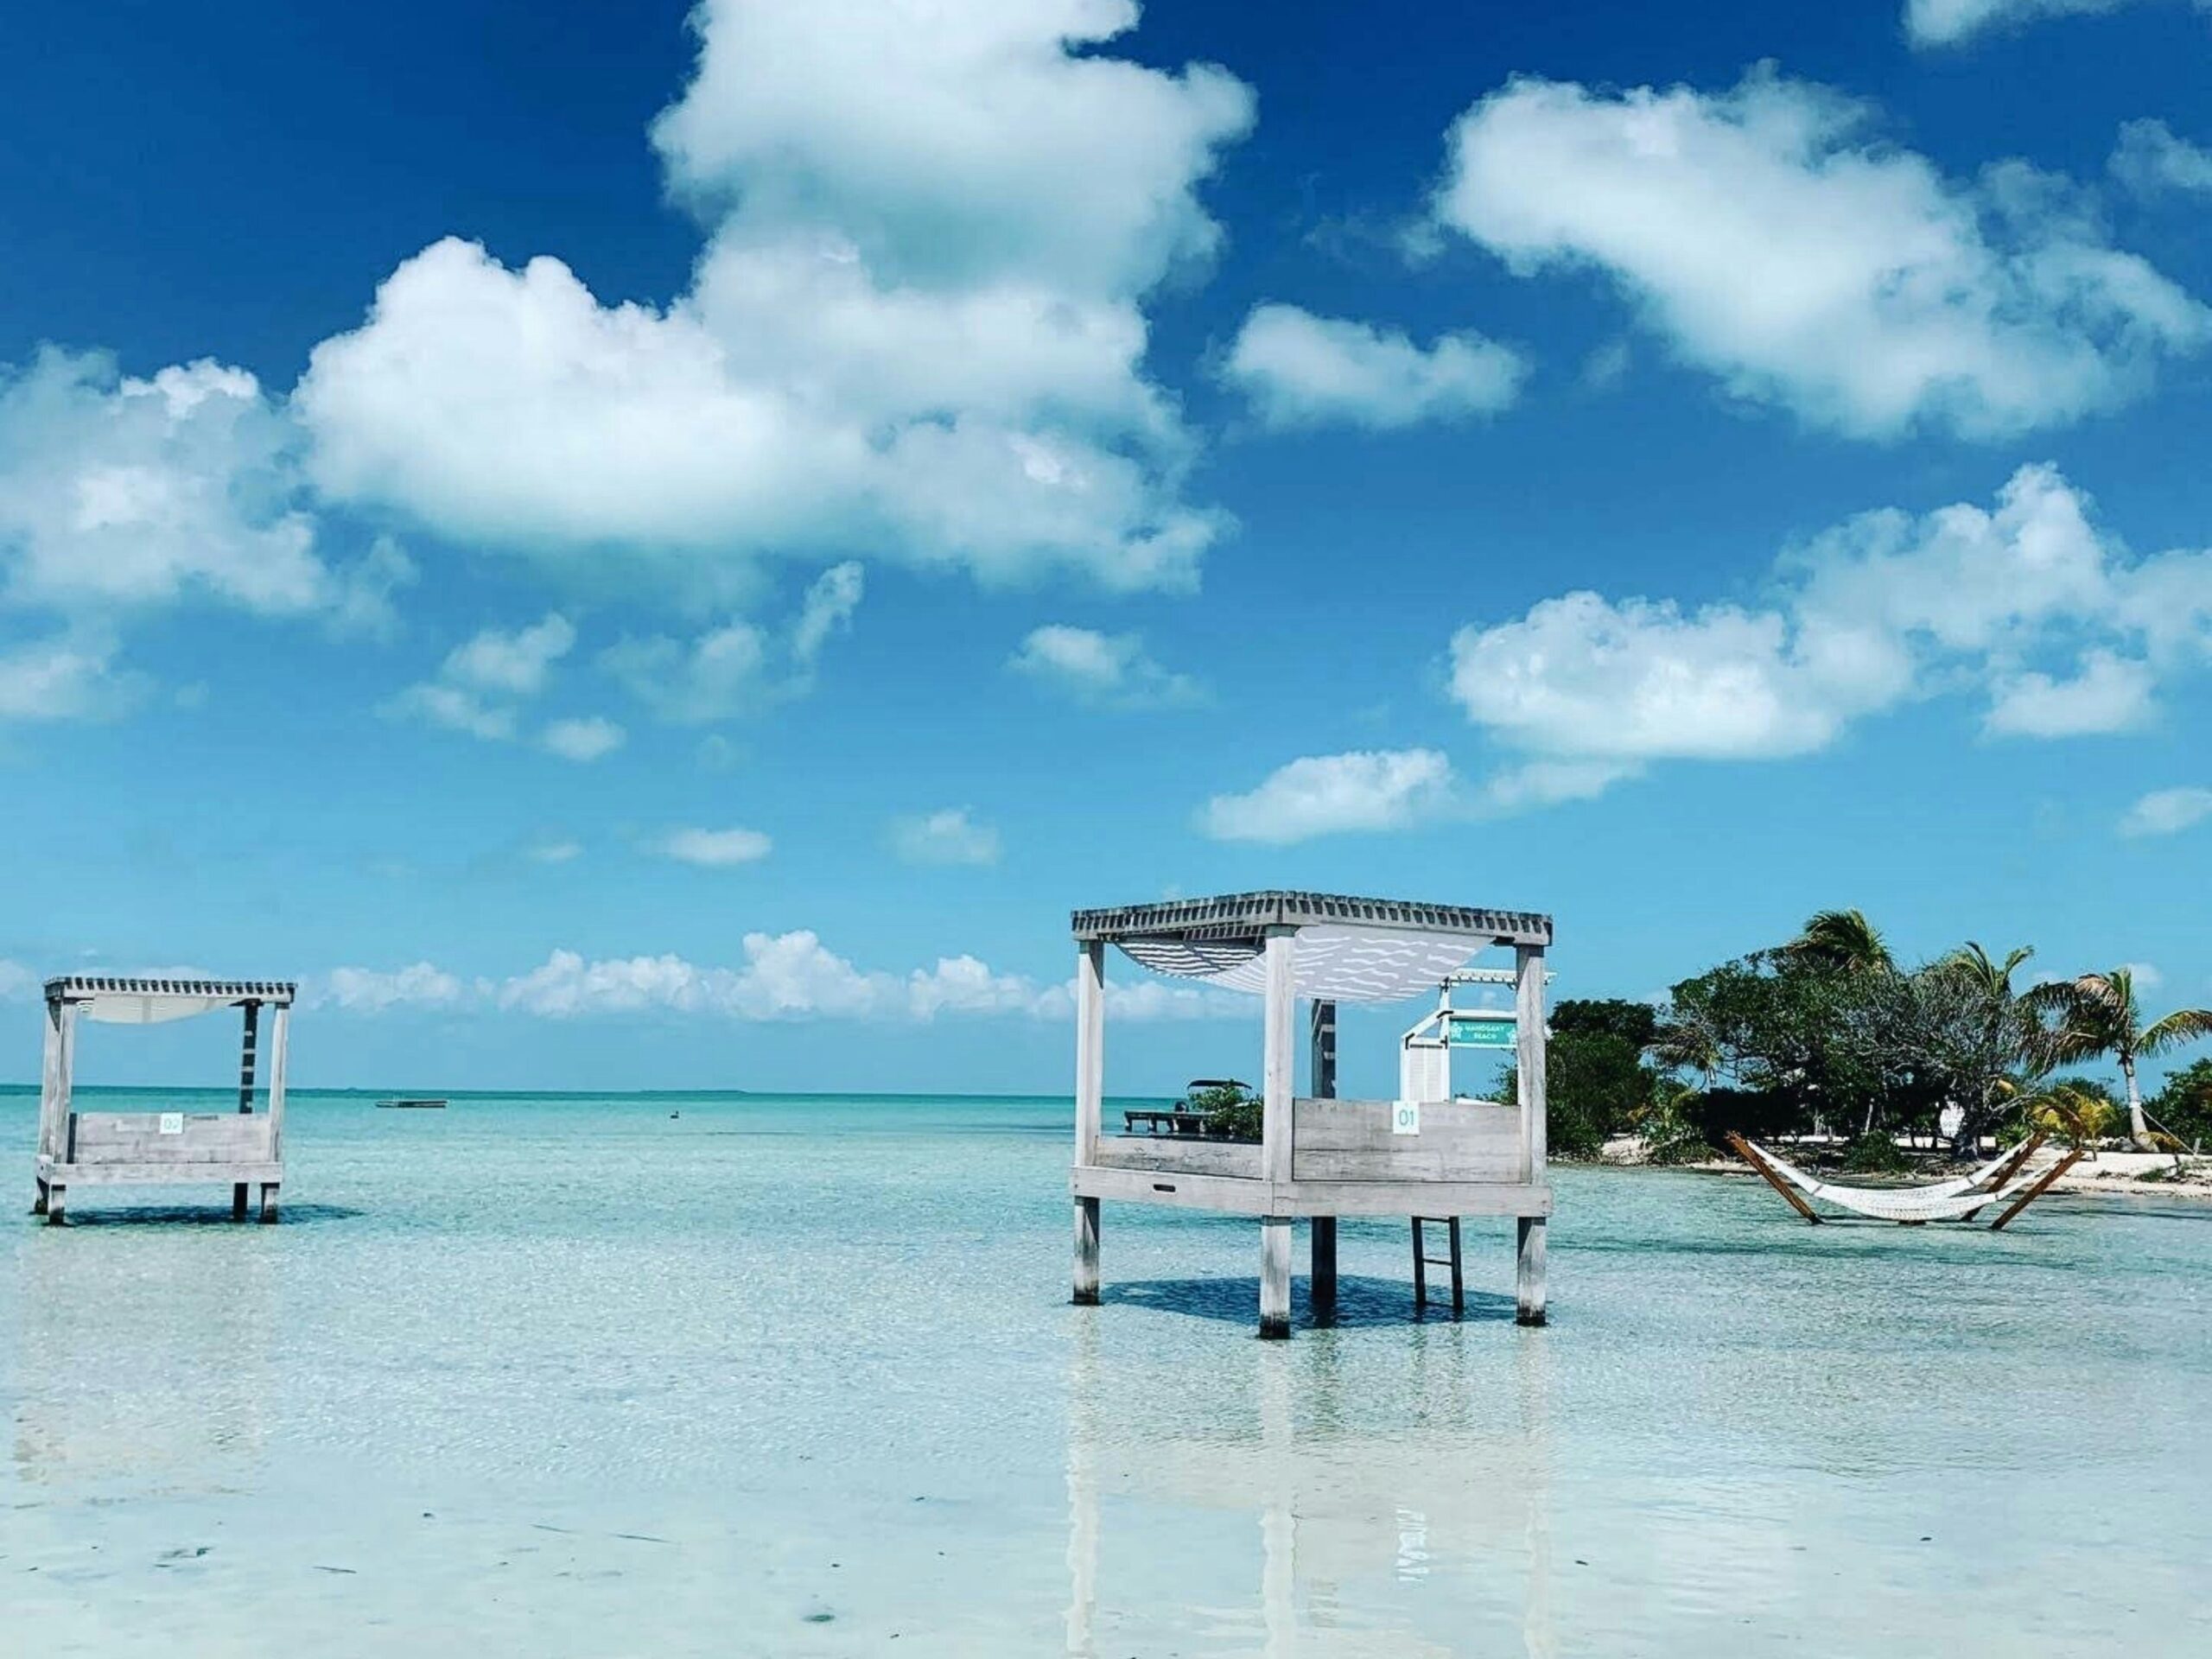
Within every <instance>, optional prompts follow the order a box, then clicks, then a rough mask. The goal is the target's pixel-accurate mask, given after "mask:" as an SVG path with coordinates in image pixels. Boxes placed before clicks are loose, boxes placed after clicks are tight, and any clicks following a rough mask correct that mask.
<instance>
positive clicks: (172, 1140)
mask: <svg viewBox="0 0 2212 1659" xmlns="http://www.w3.org/2000/svg"><path fill="white" fill-rule="evenodd" d="M162 1116H163V1114H162V1113H159V1112H78V1113H76V1114H75V1115H74V1117H73V1123H72V1126H71V1140H70V1146H71V1156H70V1160H69V1161H70V1162H72V1163H73V1164H76V1165H79V1166H87V1165H94V1164H257V1163H273V1162H275V1161H276V1157H275V1150H274V1148H273V1147H272V1146H271V1144H270V1142H271V1141H272V1139H273V1137H272V1135H270V1128H271V1124H270V1120H269V1119H268V1118H267V1117H264V1116H251V1117H242V1116H238V1114H236V1113H231V1112H187V1113H183V1114H181V1115H180V1116H181V1119H182V1124H181V1128H180V1129H179V1130H178V1131H177V1133H175V1134H174V1135H164V1134H162V1129H161V1123H162Z"/></svg>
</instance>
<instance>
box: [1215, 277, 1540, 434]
mask: <svg viewBox="0 0 2212 1659" xmlns="http://www.w3.org/2000/svg"><path fill="white" fill-rule="evenodd" d="M1528 372H1529V365H1528V363H1527V361H1526V359H1523V358H1522V356H1521V354H1520V353H1518V352H1516V351H1514V350H1513V349H1512V348H1511V347H1510V346H1501V345H1499V344H1498V343H1497V341H1495V340H1485V339H1484V337H1483V336H1482V335H1480V334H1472V333H1467V332H1460V333H1455V334H1441V335H1439V336H1438V337H1437V338H1436V339H1435V340H1433V341H1432V342H1431V343H1430V344H1428V345H1427V346H1420V345H1417V344H1415V343H1414V340H1412V339H1411V338H1409V337H1408V335H1407V334H1405V333H1404V332H1403V331H1402V330H1396V329H1392V330H1389V331H1385V330H1383V329H1380V328H1376V327H1374V326H1373V325H1371V324H1369V323H1363V322H1354V321H1346V320H1344V319H1342V318H1337V317H1317V316H1315V315H1313V313H1312V312H1310V311H1305V310H1301V309H1300V308H1298V307H1297V306H1294V305H1262V306H1259V307H1257V308H1255V309H1254V310H1253V312H1252V314H1251V315H1249V317H1247V318H1245V320H1244V326H1243V327H1242V328H1240V329H1239V330H1238V331H1237V334H1236V343H1235V344H1234V345H1233V346H1230V353H1229V356H1228V359H1227V360H1226V362H1225V363H1224V365H1223V369H1222V373H1223V378H1225V379H1226V380H1227V381H1228V382H1229V383H1230V385H1234V386H1236V388H1237V389H1238V390H1239V391H1242V392H1243V394H1244V395H1245V397H1248V398H1249V399H1250V400H1251V403H1252V406H1253V408H1254V410H1255V411H1256V412H1257V413H1258V415H1259V416H1260V419H1261V421H1262V423H1264V424H1266V425H1268V426H1269V427H1274V428H1277V429H1284V428H1298V427H1314V426H1325V425H1329V424H1332V423H1338V424H1343V425H1348V426H1362V427H1368V428H1371V429H1376V430H1387V429H1393V428H1397V427H1406V426H1412V425H1414V424H1416V423H1420V422H1422V421H1448V420H1460V419H1465V418H1466V417H1468V416H1475V415H1494V414H1496V413H1497V411H1498V410H1502V409H1504V408H1506V407H1507V406H1509V405H1510V404H1511V403H1512V402H1513V400H1514V399H1515V398H1516V397H1518V396H1519V395H1520V391H1521V384H1522V381H1523V380H1524V379H1525V378H1527V376H1528Z"/></svg>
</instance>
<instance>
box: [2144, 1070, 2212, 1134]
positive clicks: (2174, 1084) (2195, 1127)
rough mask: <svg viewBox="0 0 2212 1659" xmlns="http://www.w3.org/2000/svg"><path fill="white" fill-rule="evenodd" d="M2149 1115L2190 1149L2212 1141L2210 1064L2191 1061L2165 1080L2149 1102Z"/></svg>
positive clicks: (2211, 1074)
mask: <svg viewBox="0 0 2212 1659" xmlns="http://www.w3.org/2000/svg"><path fill="white" fill-rule="evenodd" d="M2150 1114H2151V1116H2153V1117H2155V1118H2157V1119H2158V1122H2160V1123H2162V1124H2164V1126H2165V1129H2166V1132H2167V1133H2168V1134H2169V1135H2173V1136H2174V1137H2176V1138H2177V1140H2180V1141H2183V1142H2185V1143H2186V1144H2188V1145H2190V1146H2192V1147H2202V1145H2203V1144H2204V1143H2205V1142H2206V1141H2212V1060H2192V1061H2190V1063H2189V1064H2188V1065H2185V1066H2183V1067H2182V1069H2181V1070H2180V1071H2177V1072H2175V1073H2173V1074H2172V1075H2171V1077H2168V1078H2167V1079H2166V1083H2165V1086H2164V1088H2163V1089H2161V1090H2158V1094H2157V1095H2156V1096H2153V1097H2152V1101H2151V1106H2150Z"/></svg>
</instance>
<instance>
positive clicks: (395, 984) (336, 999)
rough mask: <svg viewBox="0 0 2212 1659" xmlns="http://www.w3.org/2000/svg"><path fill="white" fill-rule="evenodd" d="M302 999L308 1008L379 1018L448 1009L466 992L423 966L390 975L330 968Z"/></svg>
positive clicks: (456, 981)
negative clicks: (408, 1010)
mask: <svg viewBox="0 0 2212 1659" xmlns="http://www.w3.org/2000/svg"><path fill="white" fill-rule="evenodd" d="M467 990H468V988H467V986H466V985H464V984H463V983H462V982H461V980H460V979H459V978H458V977H457V976H454V975H452V974H449V973H447V972H446V971H445V970H444V969H442V968H439V967H437V966H435V964H433V963H427V962H418V963H413V964H412V965H411V966H409V967H405V968H400V969H394V970H392V971H390V972H380V971H378V970H377V969H372V968H334V969H331V970H330V972H329V973H328V974H327V975H326V976H324V977H323V981H322V983H321V985H320V986H315V985H313V984H310V985H309V986H308V995H306V997H305V998H304V999H303V1000H304V1001H308V1002H310V1003H311V1004H315V1005H319V1006H327V1007H339V1008H344V1009H346V1010H347V1011H348V1012H350V1013H354V1014H382V1013H384V1012H385V1011H386V1010H387V1009H391V1008H400V1007H434V1008H435V1007H452V1006H453V1005H454V1004H455V1003H458V1002H460V1001H461V1000H462V999H463V998H464V997H465V996H466V995H467Z"/></svg>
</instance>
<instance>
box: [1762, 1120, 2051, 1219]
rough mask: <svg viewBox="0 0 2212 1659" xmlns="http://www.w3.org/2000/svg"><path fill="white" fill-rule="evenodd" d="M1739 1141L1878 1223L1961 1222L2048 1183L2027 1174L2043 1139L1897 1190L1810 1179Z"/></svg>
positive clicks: (1814, 1191) (1825, 1197) (1830, 1200)
mask: <svg viewBox="0 0 2212 1659" xmlns="http://www.w3.org/2000/svg"><path fill="white" fill-rule="evenodd" d="M1738 1142H1739V1145H1740V1146H1741V1147H1743V1148H1744V1149H1745V1151H1747V1152H1748V1153H1750V1154H1752V1159H1751V1161H1752V1162H1754V1163H1755V1164H1764V1166H1766V1167H1767V1168H1768V1169H1770V1170H1771V1171H1772V1172H1773V1173H1775V1174H1777V1175H1779V1176H1780V1177H1781V1178H1782V1179H1783V1180H1785V1181H1788V1182H1789V1185H1792V1186H1794V1187H1796V1189H1797V1190H1798V1191H1799V1192H1802V1193H1803V1194H1804V1195H1805V1196H1806V1197H1807V1198H1818V1199H1820V1200H1821V1201H1822V1202H1823V1203H1827V1204H1832V1205H1835V1206H1836V1207H1837V1208H1838V1209H1840V1210H1848V1211H1851V1212H1852V1213H1853V1215H1859V1216H1866V1217H1872V1219H1874V1220H1876V1221H1906V1222H1916V1221H1956V1220H1958V1219H1959V1218H1960V1217H1964V1216H1970V1215H1972V1214H1974V1211H1977V1210H1980V1209H1983V1208H1985V1207H1986V1206H1987V1205H1992V1204H1996V1203H1999V1202H2001V1201H2002V1200H2004V1199H2006V1198H2017V1197H2018V1196H2019V1194H2021V1193H2022V1192H2025V1191H2027V1189H2028V1188H2029V1187H2031V1186H2032V1185H2035V1184H2036V1183H2037V1181H2039V1180H2041V1179H2043V1176H2042V1173H2037V1174H2033V1175H2031V1174H2028V1173H2025V1172H2026V1166H2027V1163H2028V1160H2029V1159H2031V1157H2032V1156H2033V1155H2034V1154H2035V1151H2036V1148H2037V1147H2039V1146H2040V1145H2041V1144H2042V1137H2041V1136H2037V1138H2036V1139H2035V1140H2034V1141H2031V1142H2029V1143H2028V1144H2026V1145H2025V1146H2020V1147H2012V1149H2011V1150H2010V1151H2008V1152H2006V1153H2005V1154H2003V1155H2002V1156H2001V1157H1997V1158H1993V1159H1991V1160H1990V1161H1989V1162H1987V1163H1986V1164H1984V1165H1983V1166H1981V1167H1980V1169H1977V1170H1975V1171H1974V1173H1972V1174H1970V1175H1961V1176H1960V1177H1959V1178H1958V1179H1955V1180H1949V1181H1939V1182H1937V1183H1936V1185H1932V1186H1891V1187H1878V1186H1844V1185H1839V1184H1837V1183H1835V1182H1834V1181H1823V1180H1821V1179H1817V1178H1816V1177H1815V1176H1811V1175H1808V1174H1807V1173H1805V1172H1804V1171H1803V1170H1802V1169H1800V1168H1798V1167H1797V1166H1796V1165H1795V1164H1792V1163H1790V1162H1789V1161H1788V1160H1786V1159H1782V1158H1777V1157H1776V1156H1775V1155H1774V1154H1772V1153H1771V1152H1769V1151H1768V1150H1767V1149H1766V1148H1765V1147H1762V1146H1758V1145H1755V1144H1754V1143H1753V1142H1751V1141H1743V1140H1741V1139H1740V1137H1739V1138H1738Z"/></svg>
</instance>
